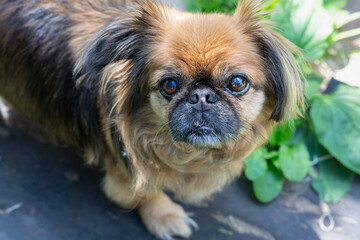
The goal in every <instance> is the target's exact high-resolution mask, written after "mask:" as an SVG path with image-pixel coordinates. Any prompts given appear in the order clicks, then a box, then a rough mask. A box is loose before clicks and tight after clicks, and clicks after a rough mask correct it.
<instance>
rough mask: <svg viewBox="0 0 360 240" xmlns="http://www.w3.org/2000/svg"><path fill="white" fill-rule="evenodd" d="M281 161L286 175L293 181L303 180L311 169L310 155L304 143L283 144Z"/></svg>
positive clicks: (280, 154)
mask: <svg viewBox="0 0 360 240" xmlns="http://www.w3.org/2000/svg"><path fill="white" fill-rule="evenodd" d="M279 162H280V167H281V170H282V171H283V173H284V175H285V177H286V178H287V179H289V180H291V181H301V180H302V179H303V178H304V177H305V176H306V174H307V173H308V170H309V162H310V155H309V152H308V150H307V148H306V147H305V145H304V144H295V145H293V146H290V147H289V146H286V145H282V146H281V147H280V149H279Z"/></svg>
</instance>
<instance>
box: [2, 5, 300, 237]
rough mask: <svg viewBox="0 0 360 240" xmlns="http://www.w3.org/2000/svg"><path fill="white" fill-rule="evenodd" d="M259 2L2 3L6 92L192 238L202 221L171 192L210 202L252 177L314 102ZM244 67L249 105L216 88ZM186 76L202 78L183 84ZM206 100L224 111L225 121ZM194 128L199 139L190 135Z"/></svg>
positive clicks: (161, 231)
mask: <svg viewBox="0 0 360 240" xmlns="http://www.w3.org/2000/svg"><path fill="white" fill-rule="evenodd" d="M129 2H131V1H129ZM258 5H259V4H258V2H257V1H254V2H252V1H250V0H249V1H244V2H243V3H242V7H239V8H238V9H237V12H236V13H235V15H234V17H231V16H226V15H222V14H213V15H202V14H197V15H196V14H193V15H191V14H188V13H182V12H179V11H176V10H173V9H168V8H166V7H165V6H163V5H161V4H158V3H151V2H147V1H146V2H141V3H128V2H125V1H115V0H101V1H100V0H99V1H95V0H84V1H75V0H26V1H25V0H24V1H13V0H0V6H1V10H0V37H1V39H0V95H2V96H3V97H4V98H5V99H6V100H7V101H8V102H9V103H10V104H11V105H12V106H13V107H15V108H16V109H18V110H20V111H21V112H22V113H23V114H24V115H25V116H27V117H28V118H30V119H32V120H34V121H36V122H39V123H41V124H42V125H44V126H45V127H46V128H47V129H48V130H50V131H51V132H53V133H55V134H57V135H58V136H60V137H61V138H62V139H63V140H65V141H66V142H68V143H71V144H73V145H75V146H77V147H78V148H80V149H81V150H83V151H84V154H85V158H86V160H87V162H88V163H89V164H99V165H100V166H103V167H104V168H105V169H106V177H105V180H104V190H105V193H106V194H107V195H108V196H109V198H110V199H112V200H113V201H115V202H117V203H118V204H120V205H121V206H123V207H125V208H139V212H140V214H141V216H142V219H143V221H144V223H145V225H146V227H147V228H148V229H149V230H150V231H151V232H152V233H154V234H155V235H157V236H158V237H161V238H169V237H170V236H172V235H179V236H183V237H187V236H189V235H190V234H191V230H190V228H189V226H188V225H191V224H194V223H193V222H192V220H191V219H190V218H189V217H188V216H187V215H186V214H185V212H184V211H183V210H182V208H181V207H180V206H178V205H176V204H174V203H172V202H171V200H170V199H169V198H168V197H167V196H166V195H164V193H163V192H162V191H163V190H168V191H171V192H173V193H175V195H176V196H177V197H179V198H181V199H182V200H184V201H188V202H191V203H199V202H201V201H202V200H204V199H207V198H208V197H209V196H210V195H211V194H212V193H214V192H216V191H218V190H220V189H221V188H222V187H223V186H224V184H226V183H227V182H229V181H230V180H231V179H233V178H234V177H236V176H238V175H239V174H240V173H241V168H242V166H243V159H244V158H245V157H246V156H248V155H249V154H250V153H251V152H252V151H254V150H255V149H256V148H257V147H259V146H260V145H262V144H263V143H264V142H265V141H266V139H267V137H268V136H269V134H270V133H271V131H272V128H273V126H274V124H275V121H279V120H282V119H285V118H287V117H289V116H291V115H294V114H296V112H297V107H298V105H302V104H303V100H302V87H301V83H300V78H299V73H298V70H297V68H296V64H295V63H294V59H293V58H292V55H291V54H290V52H289V51H288V50H287V49H286V47H284V46H290V45H289V44H288V43H287V42H286V41H285V40H284V39H283V38H281V37H280V36H278V35H277V34H276V33H274V32H272V31H271V30H270V29H268V27H266V23H263V22H261V20H260V17H259V15H258V14H257V10H258V7H259V6H258ZM235 18H238V20H237V21H234V19H235ZM234 22H236V24H237V25H240V26H241V27H239V29H238V28H237V27H235V26H234V24H235V23H234ZM164 23H166V24H164ZM235 31H239V33H238V34H237V33H236V34H234V32H235ZM257 31H258V32H257ZM238 42H243V44H242V45H241V44H237V43H238ZM241 55H242V56H241ZM229 59H231V61H229ZM233 62H236V63H237V64H234V63H233ZM174 66H176V68H175V67H174ZM74 69H75V70H74ZM174 69H175V70H176V71H175V70H174ZM229 69H230V70H229ZM232 69H235V70H236V72H241V74H240V75H239V74H236V78H235V80H231V81H232V84H239V79H241V80H242V81H243V82H244V84H245V83H246V80H247V78H249V79H251V80H252V81H251V84H250V85H249V84H248V85H249V86H250V87H249V86H248V88H250V89H249V90H248V89H245V88H244V89H241V91H243V92H241V94H240V95H241V96H240V97H239V96H236V94H237V93H236V94H232V95H230V96H227V95H226V93H223V92H221V91H222V90H219V89H220V88H219V87H217V86H220V85H219V84H218V85H217V83H215V82H216V81H222V80H221V79H220V78H221V77H214V76H223V75H224V76H227V77H226V78H229V77H228V76H229V75H227V74H228V73H227V72H231V71H232ZM235 70H234V71H235ZM163 72H166V74H164V73H163ZM169 75H170V76H171V77H168V76H169ZM195 75H196V76H195ZM243 75H247V77H243ZM162 76H166V77H162ZM174 76H182V77H181V78H183V79H197V80H196V81H197V82H196V84H195V80H182V82H181V88H180V87H179V86H180V84H179V86H178V85H176V84H177V81H180V80H176V81H175V80H172V79H174V78H175V77H174ZM185 76H186V77H185ZM231 76H233V75H231ZM162 78H165V80H164V81H165V82H166V84H168V86H170V87H168V86H167V85H166V86H165V87H164V84H163V83H160V86H161V87H160V88H163V89H165V90H167V91H168V90H169V89H170V90H172V89H174V88H176V89H175V90H176V91H178V93H176V94H173V93H171V94H173V95H171V97H169V96H170V94H168V93H163V91H164V90H163V89H162V90H161V91H162V92H161V94H162V95H161V94H160V93H159V92H158V89H157V86H158V85H159V83H158V82H161V81H160V80H158V79H162ZM179 78H180V77H179ZM224 78H225V77H224ZM230 78H231V77H230ZM169 79H170V80H169ZM199 79H201V80H199ZM209 79H214V81H213V83H210V80H209ZM216 79H218V80H216ZM231 79H234V77H232V78H231ZM244 79H245V80H244ZM266 79H270V80H266ZM164 81H163V82H164ZM234 81H235V82H234ZM188 82H192V83H193V84H192V85H191V84H190V83H189V84H188ZM171 84H173V85H174V86H173V85H171ZM199 85H201V87H198V86H199ZM171 87H173V88H172V89H171ZM235 87H238V86H237V85H235ZM192 88H194V89H195V91H197V92H196V94H197V95H196V94H195V95H194V94H193V90H191V89H192ZM179 89H180V90H179ZM186 89H187V90H186ZM226 89H227V91H228V92H229V87H228V86H227V87H226ZM232 90H233V89H232V88H231V91H232ZM245 90H246V91H248V93H246V92H245ZM204 91H205V92H206V94H207V95H206V100H204V101H203V102H201V109H202V110H201V111H202V114H201V116H200V117H199V118H201V121H200V120H196V119H195V120H193V119H192V117H191V116H192V115H194V113H193V112H190V110H189V109H193V106H195V105H196V104H197V103H198V102H199V101H202V100H199V96H200V97H201V96H202V95H201V94H202V93H203V92H204ZM191 94H193V95H191ZM211 94H212V95H211ZM164 96H165V98H164ZM182 96H185V97H186V99H187V100H186V101H185V102H184V101H183V100H182V99H181V97H182ZM188 96H196V98H195V102H191V101H193V100H188V99H189V97H188ZM209 96H214V99H216V100H214V101H213V100H211V101H210V100H209ZM238 99H240V100H238ZM220 100H221V101H220ZM189 102H190V103H189ZM194 103H195V104H194ZM189 104H190V105H189ZM203 104H208V105H209V106H212V107H215V106H217V107H218V109H219V110H217V111H220V113H219V114H220V117H218V119H217V118H216V116H215V114H213V115H212V116H211V117H210V118H211V119H212V118H214V119H215V120H213V121H214V123H211V120H209V119H207V117H206V116H205V115H206V114H205V112H206V111H205V110H204V107H203ZM188 105H189V106H190V107H191V108H189V106H188ZM199 106H200V105H199ZM222 109H223V110H222ZM191 111H193V110H191ZM199 111H200V110H199ZM188 112H190V113H189V116H190V117H186V118H185V117H184V118H183V116H185V115H186V114H187V113H188ZM186 116H187V115H186ZM179 119H180V120H179ZM199 122H201V126H200V125H199V126H198V125H196V124H200V123H199ZM209 122H210V123H209ZM193 123H194V124H195V125H196V126H197V127H196V128H195V129H196V131H195V130H194V129H192V130H189V131H190V132H189V133H187V134H185V133H184V134H179V132H181V131H182V129H184V128H186V127H187V126H188V125H190V124H193ZM204 124H208V125H209V126H204ZM195 125H194V126H195ZM215 125H224V126H225V127H222V126H221V127H218V126H215ZM217 127H218V128H219V129H217ZM199 128H200V131H197V130H198V129H199ZM209 128H210V129H211V131H210V133H209V130H208V129H209ZM169 132H170V133H171V134H169ZM199 139H200V140H199Z"/></svg>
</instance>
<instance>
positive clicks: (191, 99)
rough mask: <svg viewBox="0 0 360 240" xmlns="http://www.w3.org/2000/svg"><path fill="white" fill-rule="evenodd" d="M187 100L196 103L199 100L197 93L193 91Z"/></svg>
mask: <svg viewBox="0 0 360 240" xmlns="http://www.w3.org/2000/svg"><path fill="white" fill-rule="evenodd" d="M188 102H189V103H190V104H196V103H198V102H199V95H197V94H196V93H193V94H191V95H190V96H189V99H188Z"/></svg>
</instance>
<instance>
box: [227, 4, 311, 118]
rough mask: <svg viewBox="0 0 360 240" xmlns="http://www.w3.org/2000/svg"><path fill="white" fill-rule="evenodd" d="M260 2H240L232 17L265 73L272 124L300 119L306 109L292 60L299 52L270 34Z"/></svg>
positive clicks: (282, 39) (301, 83)
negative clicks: (255, 47) (250, 42)
mask: <svg viewBox="0 0 360 240" xmlns="http://www.w3.org/2000/svg"><path fill="white" fill-rule="evenodd" d="M261 7H262V4H261V1H260V0H240V1H239V4H238V6H237V9H236V11H235V13H234V16H233V17H234V18H235V20H236V21H237V22H238V23H239V26H240V28H241V31H242V32H243V33H244V34H248V35H249V36H250V37H252V38H253V41H254V42H256V44H257V45H258V50H259V55H260V56H261V57H262V61H263V69H264V70H265V71H267V76H268V83H269V84H268V85H269V86H268V89H272V90H271V91H270V97H271V98H273V99H275V100H276V102H275V104H274V110H273V112H272V114H271V116H270V118H271V119H272V120H275V121H283V120H287V119H290V118H291V117H293V116H296V115H301V111H300V110H299V109H304V108H305V100H304V91H303V85H304V84H303V79H304V78H303V75H302V73H301V70H300V68H299V66H298V64H297V62H296V59H295V58H294V54H295V55H297V56H299V57H301V53H300V51H299V50H298V49H297V47H296V46H295V45H294V44H292V43H291V42H290V41H288V40H287V39H285V38H284V37H282V36H281V35H280V34H278V33H277V32H275V31H273V30H272V27H271V26H272V23H271V22H269V21H267V20H264V14H265V13H264V12H260V9H261Z"/></svg>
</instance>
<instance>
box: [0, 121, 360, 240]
mask: <svg viewBox="0 0 360 240" xmlns="http://www.w3.org/2000/svg"><path fill="white" fill-rule="evenodd" d="M0 157H1V158H0V209H2V210H1V211H0V240H64V239H66V240H73V239H79V240H82V239H86V240H92V239H94V240H95V239H96V240H98V239H101V240H103V239H104V240H112V239H114V240H115V239H116V240H119V239H124V240H127V239H129V240H130V239H131V240H137V239H154V237H152V236H151V235H150V234H148V232H147V231H146V229H145V228H144V227H143V225H142V223H141V220H140V218H139V216H138V215H137V213H136V211H126V210H123V209H121V208H119V207H117V206H116V205H115V204H113V203H112V202H110V201H109V200H108V199H107V198H106V197H105V195H104V194H103V193H102V191H101V187H100V183H101V178H102V172H101V171H99V170H98V169H96V168H94V167H87V166H85V165H84V164H83V161H82V160H81V158H80V157H78V156H77V154H76V151H75V150H74V149H72V148H71V147H63V146H62V147H59V146H58V147H56V146H54V145H52V144H50V143H44V142H39V141H37V140H35V139H33V138H31V137H28V136H26V134H24V133H20V132H16V131H13V130H9V129H8V128H5V127H4V126H2V125H0ZM359 199H360V182H359V180H358V179H357V181H356V183H353V184H352V188H351V193H350V194H348V195H347V196H346V197H345V198H343V199H342V200H341V201H340V203H338V204H335V205H331V206H330V208H331V210H332V211H333V216H334V218H335V226H336V227H335V229H333V230H332V231H331V232H324V231H322V230H321V229H320V228H319V224H318V218H319V217H320V215H321V212H320V208H319V201H318V198H317V196H316V194H315V193H314V192H313V191H312V190H311V189H310V188H309V184H308V182H307V181H305V182H303V183H300V184H289V183H288V184H286V187H285V191H284V192H283V193H282V195H281V196H280V197H279V198H278V199H277V200H276V201H274V202H272V203H270V204H261V203H259V202H257V201H256V200H255V198H254V195H253V193H252V190H251V183H249V182H248V181H246V180H245V179H243V178H242V179H240V180H237V181H235V182H234V183H233V184H232V185H230V186H228V187H226V188H225V189H224V190H223V191H222V192H221V193H219V194H217V195H216V196H215V197H214V200H213V201H212V202H210V203H209V205H208V206H207V207H191V206H184V207H185V209H186V211H188V212H193V213H194V217H193V218H194V220H195V221H196V222H197V223H198V224H199V226H200V230H199V231H196V232H194V234H193V235H192V237H191V239H197V240H201V239H207V240H212V239H214V240H226V239H246V240H252V239H254V240H255V239H256V240H258V239H259V240H262V239H301V240H306V239H311V240H313V239H314V240H315V239H354V240H355V239H360V230H359V227H358V222H360V216H359V214H357V213H359V212H360V208H359V206H360V203H359V202H358V200H359ZM17 203H22V206H21V207H20V208H18V209H16V210H13V211H10V212H9V213H7V212H6V211H5V210H6V209H8V208H9V207H12V206H14V205H15V204H17ZM8 210H12V209H8ZM214 215H216V216H218V219H220V220H221V218H223V219H222V220H223V221H225V222H226V221H227V222H228V224H226V223H221V221H218V220H216V219H215V217H214ZM229 215H232V216H233V217H231V216H230V217H229ZM237 219H240V220H242V221H244V222H246V223H244V222H241V221H240V220H239V221H238V220H237ZM229 223H230V225H229ZM248 224H250V225H248ZM236 229H237V230H238V232H237V231H236ZM240 233H241V234H240ZM338 237H341V238H338Z"/></svg>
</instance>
